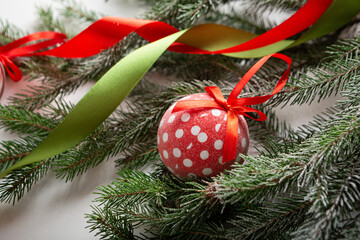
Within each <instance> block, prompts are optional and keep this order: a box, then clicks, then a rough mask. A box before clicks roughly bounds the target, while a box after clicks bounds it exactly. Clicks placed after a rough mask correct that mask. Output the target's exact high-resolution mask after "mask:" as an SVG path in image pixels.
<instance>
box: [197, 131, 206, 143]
mask: <svg viewBox="0 0 360 240" xmlns="http://www.w3.org/2000/svg"><path fill="white" fill-rule="evenodd" d="M207 139H208V136H207V135H206V133H203V132H202V133H199V135H198V141H199V142H202V143H203V142H206V140H207Z"/></svg>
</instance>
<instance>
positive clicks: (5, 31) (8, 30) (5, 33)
mask: <svg viewBox="0 0 360 240" xmlns="http://www.w3.org/2000/svg"><path fill="white" fill-rule="evenodd" d="M24 35H26V33H25V32H23V31H22V30H21V29H20V28H19V27H17V26H15V25H13V24H10V23H9V22H8V21H7V20H2V19H0V44H7V43H10V42H12V41H14V40H16V39H18V38H20V37H23V36H24Z"/></svg>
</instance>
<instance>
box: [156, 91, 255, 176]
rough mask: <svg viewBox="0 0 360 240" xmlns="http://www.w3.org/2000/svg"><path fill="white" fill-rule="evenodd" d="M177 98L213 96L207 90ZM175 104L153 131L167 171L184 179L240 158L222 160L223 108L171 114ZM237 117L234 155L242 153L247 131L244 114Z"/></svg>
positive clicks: (212, 171)
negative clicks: (155, 131) (155, 130)
mask: <svg viewBox="0 0 360 240" xmlns="http://www.w3.org/2000/svg"><path fill="white" fill-rule="evenodd" d="M181 100H214V99H213V98H212V97H211V96H210V95H209V94H207V93H198V94H192V95H189V96H187V97H184V98H182V99H180V100H179V101H181ZM214 101H215V100H214ZM175 104H176V103H175ZM175 104H173V105H172V106H171V107H170V108H169V109H168V110H167V111H166V112H165V114H164V116H163V118H162V119H161V122H160V126H159V129H158V133H157V144H158V150H159V153H160V156H161V159H162V161H163V162H164V164H165V166H166V167H167V168H168V169H169V171H170V172H172V173H173V174H174V175H175V176H177V177H184V178H194V177H200V178H204V177H211V176H216V175H218V174H220V173H221V172H223V171H224V170H226V169H230V168H231V165H232V164H233V163H234V161H238V162H241V161H243V160H242V159H240V158H237V159H235V160H233V161H229V162H226V163H223V162H222V155H223V145H224V139H225V129H226V120H227V112H226V111H225V110H220V109H201V108H198V109H196V108H194V109H189V110H184V111H179V112H174V113H172V110H173V108H174V106H175ZM238 118H239V128H238V142H237V154H238V153H243V154H246V153H247V151H248V148H249V130H248V127H247V124H246V121H245V119H244V117H243V116H238Z"/></svg>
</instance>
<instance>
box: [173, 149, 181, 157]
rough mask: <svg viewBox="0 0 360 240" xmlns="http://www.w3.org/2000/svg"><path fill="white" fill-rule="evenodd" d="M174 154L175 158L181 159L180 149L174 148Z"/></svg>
mask: <svg viewBox="0 0 360 240" xmlns="http://www.w3.org/2000/svg"><path fill="white" fill-rule="evenodd" d="M173 154H174V156H175V157H177V158H179V157H181V151H180V149H178V148H174V149H173Z"/></svg>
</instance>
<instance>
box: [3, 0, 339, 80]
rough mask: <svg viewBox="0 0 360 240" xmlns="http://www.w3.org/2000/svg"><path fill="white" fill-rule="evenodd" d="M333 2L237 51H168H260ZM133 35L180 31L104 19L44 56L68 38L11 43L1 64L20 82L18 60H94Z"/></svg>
mask: <svg viewBox="0 0 360 240" xmlns="http://www.w3.org/2000/svg"><path fill="white" fill-rule="evenodd" d="M332 2H333V0H309V1H307V2H306V3H305V4H304V6H303V7H301V8H300V9H299V10H298V11H297V12H296V13H295V14H294V15H292V16H291V17H290V18H289V19H287V20H286V21H284V22H283V23H281V24H280V25H279V26H277V27H275V28H273V29H271V30H269V31H268V32H265V33H264V34H262V35H259V36H258V37H255V38H254V39H251V40H249V41H247V42H245V43H242V44H239V45H237V46H234V47H230V48H227V49H222V50H218V51H206V50H203V49H198V48H195V47H192V46H189V45H186V44H183V43H179V42H175V43H173V44H172V45H171V46H170V47H169V48H168V50H170V51H174V52H181V53H191V54H221V53H232V52H240V51H246V50H251V49H255V48H260V47H263V46H266V45H269V44H273V43H276V42H278V41H281V40H284V39H286V38H288V37H290V36H293V35H295V34H297V33H299V32H301V31H303V30H305V29H306V28H308V27H309V26H311V25H312V24H314V23H315V22H316V21H317V20H318V19H319V18H320V16H321V15H322V14H323V13H324V12H325V10H326V9H327V8H328V7H329V6H330V4H331V3H332ZM133 31H135V32H136V33H137V34H139V35H140V36H141V37H142V38H144V39H146V40H148V41H150V42H153V41H156V40H159V39H161V38H163V37H166V36H168V35H170V34H173V33H176V32H178V31H179V30H178V29H176V28H174V27H173V26H171V25H169V24H167V23H164V22H159V21H152V20H142V19H132V18H115V17H104V18H102V19H100V20H98V21H96V22H94V23H93V24H92V25H90V26H89V27H88V28H87V29H85V30H84V31H82V32H81V33H80V34H78V35H77V36H75V37H74V38H72V39H71V40H69V41H67V42H65V43H64V44H62V45H61V46H59V47H56V48H53V49H51V50H48V51H42V52H40V50H43V49H44V48H48V47H50V46H54V45H55V44H58V43H61V42H63V41H64V40H65V39H66V36H65V35H64V34H61V33H55V32H39V33H34V34H31V35H28V36H26V37H24V38H21V39H19V40H16V41H14V42H12V43H9V44H7V45H5V46H3V47H0V62H1V63H2V64H3V65H4V67H5V69H6V70H7V72H8V74H9V76H10V77H11V79H13V80H14V81H19V80H20V79H21V77H22V75H21V72H20V69H19V68H18V67H17V66H16V65H15V64H14V63H13V62H12V61H11V59H12V58H14V57H18V56H33V55H37V56H39V55H43V56H54V57H64V58H84V57H90V56H93V55H96V54H98V53H100V52H101V51H103V50H105V49H108V48H109V47H111V46H113V45H114V44H115V43H117V42H119V41H120V40H121V39H123V38H124V37H125V36H127V35H128V34H130V33H131V32H133ZM37 40H45V41H43V42H39V43H35V44H30V45H27V46H23V47H21V46H22V45H24V44H27V43H31V42H32V41H37Z"/></svg>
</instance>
